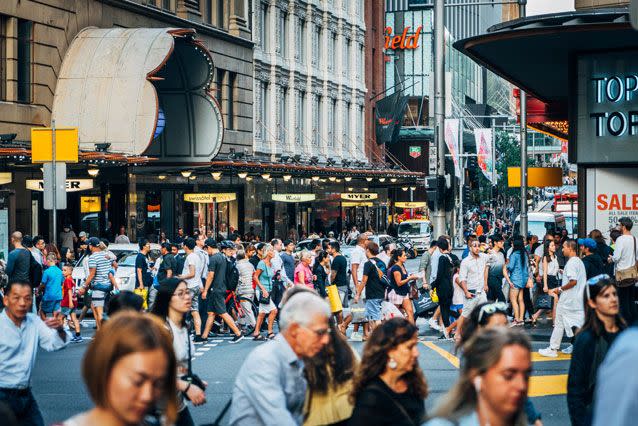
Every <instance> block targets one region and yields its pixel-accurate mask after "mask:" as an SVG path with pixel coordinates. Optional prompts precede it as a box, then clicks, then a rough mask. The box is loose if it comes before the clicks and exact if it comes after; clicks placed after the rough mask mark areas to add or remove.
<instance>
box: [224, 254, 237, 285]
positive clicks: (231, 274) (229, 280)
mask: <svg viewBox="0 0 638 426" xmlns="http://www.w3.org/2000/svg"><path fill="white" fill-rule="evenodd" d="M227 262H228V265H226V290H228V291H235V290H237V285H238V284H239V269H237V262H235V261H234V260H230V259H228V260H227Z"/></svg>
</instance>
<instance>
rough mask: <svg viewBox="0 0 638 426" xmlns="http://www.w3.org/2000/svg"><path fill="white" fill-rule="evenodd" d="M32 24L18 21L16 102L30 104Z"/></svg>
mask: <svg viewBox="0 0 638 426" xmlns="http://www.w3.org/2000/svg"><path fill="white" fill-rule="evenodd" d="M32 38H33V22H31V21H24V20H22V19H18V55H17V56H18V58H17V59H18V99H17V100H18V102H25V103H30V102H31V48H32V44H33V42H32Z"/></svg>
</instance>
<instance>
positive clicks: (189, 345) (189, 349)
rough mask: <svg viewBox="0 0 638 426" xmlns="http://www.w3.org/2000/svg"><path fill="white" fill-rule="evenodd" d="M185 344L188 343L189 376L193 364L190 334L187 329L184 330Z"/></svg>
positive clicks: (191, 373)
mask: <svg viewBox="0 0 638 426" xmlns="http://www.w3.org/2000/svg"><path fill="white" fill-rule="evenodd" d="M186 344H187V345H188V375H189V376H190V377H192V376H193V365H192V362H191V360H192V356H191V335H190V333H189V332H188V330H186Z"/></svg>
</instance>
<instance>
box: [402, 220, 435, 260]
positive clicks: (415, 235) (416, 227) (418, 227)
mask: <svg viewBox="0 0 638 426" xmlns="http://www.w3.org/2000/svg"><path fill="white" fill-rule="evenodd" d="M397 233H398V235H399V238H408V239H409V240H410V241H411V242H412V245H413V246H414V248H415V249H416V250H417V252H419V253H422V252H424V251H425V250H427V249H429V248H430V238H431V236H432V223H431V222H430V221H429V220H426V219H409V220H404V221H403V222H401V223H399V228H398V229H397Z"/></svg>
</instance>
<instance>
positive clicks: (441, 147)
mask: <svg viewBox="0 0 638 426" xmlns="http://www.w3.org/2000/svg"><path fill="white" fill-rule="evenodd" d="M444 19H445V0H434V129H435V130H434V140H435V142H436V143H437V171H436V174H437V200H436V201H437V202H436V209H435V211H434V215H433V219H434V235H435V236H436V237H440V236H441V235H444V234H445V203H444V202H443V199H444V197H443V194H441V193H440V191H443V190H444V189H445V186H444V185H441V182H442V181H443V179H445V128H444V119H445V97H444V96H445V57H444V56H445V50H444V49H445V39H444V37H445V22H444Z"/></svg>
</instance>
